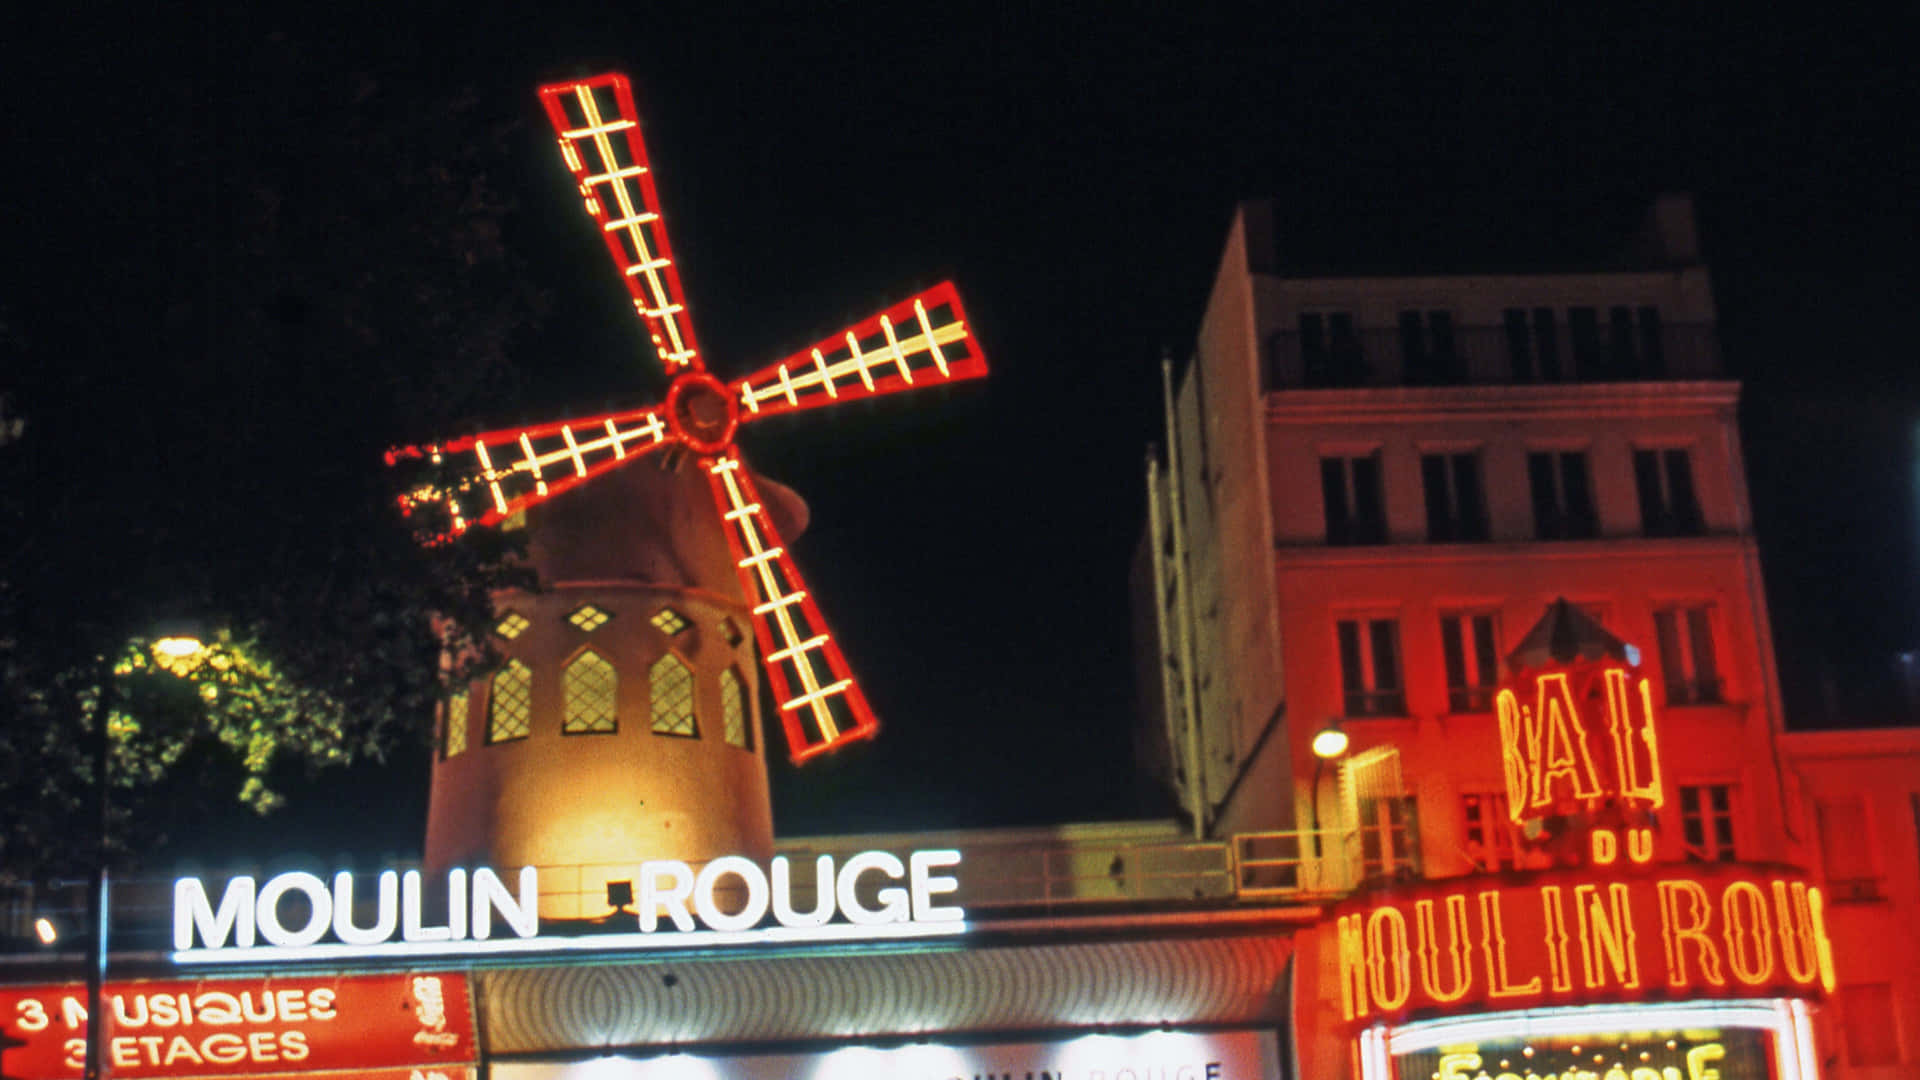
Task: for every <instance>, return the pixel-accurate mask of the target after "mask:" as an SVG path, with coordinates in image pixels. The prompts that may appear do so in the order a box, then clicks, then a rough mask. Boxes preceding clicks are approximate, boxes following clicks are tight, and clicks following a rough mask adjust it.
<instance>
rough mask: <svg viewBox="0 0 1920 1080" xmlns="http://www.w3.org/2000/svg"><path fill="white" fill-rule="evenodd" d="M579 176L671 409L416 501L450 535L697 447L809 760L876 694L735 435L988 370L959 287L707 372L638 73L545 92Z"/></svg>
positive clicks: (532, 440)
mask: <svg viewBox="0 0 1920 1080" xmlns="http://www.w3.org/2000/svg"><path fill="white" fill-rule="evenodd" d="M540 97H541V101H542V102H543V103H544V104H545V106H546V110H547V116H548V119H549V120H550V121H551V122H552V123H553V126H554V130H555V131H556V132H557V133H558V134H559V136H560V147H561V152H562V154H563V156H564V158H565V160H566V163H567V168H568V170H569V171H571V172H572V173H573V175H574V178H575V180H576V181H577V182H578V183H579V185H580V192H581V195H582V197H583V200H584V201H585V203H586V208H587V212H588V214H590V215H591V216H592V217H593V219H594V221H595V223H597V224H598V225H599V226H600V231H601V235H602V237H603V238H604V239H605V241H606V244H607V251H608V254H609V255H611V256H612V258H613V262H614V266H615V267H616V268H617V269H618V270H619V271H620V273H621V276H622V280H623V281H625V283H626V286H627V291H628V293H629V295H631V296H632V297H633V302H634V309H635V310H636V311H638V312H639V313H640V315H641V316H642V317H643V318H644V319H645V321H646V324H647V328H648V331H649V334H650V336H651V338H652V341H653V345H654V349H655V352H656V353H657V354H658V356H659V357H660V361H661V363H662V364H663V365H665V367H666V369H667V373H668V374H669V376H670V377H671V380H672V381H671V382H670V383H669V385H668V388H667V398H666V401H665V402H664V403H663V404H662V405H660V406H658V407H655V408H649V409H636V410H631V411H628V412H622V413H615V414H610V415H607V416H599V417H593V418H591V419H587V420H574V421H563V422H557V423H550V424H542V425H537V426H534V427H527V428H510V429H504V430H501V431H493V432H488V433H486V434H482V435H475V436H470V437H468V438H464V439H459V440H454V441H451V442H448V443H444V444H437V445H434V446H429V447H425V448H417V447H410V448H406V449H402V450H395V451H390V452H389V453H388V455H387V459H388V461H389V463H393V462H396V461H398V460H400V459H405V458H421V459H430V460H431V461H432V462H434V463H436V464H442V465H447V464H451V465H452V466H453V471H454V473H455V475H456V478H455V479H454V480H453V481H452V482H451V483H449V484H447V485H445V486H444V487H442V488H427V489H422V490H421V491H420V492H418V493H416V494H414V495H412V496H409V497H407V498H404V499H402V505H403V506H404V507H406V508H407V509H409V510H412V509H413V508H415V507H417V506H419V505H422V504H424V503H428V502H432V503H435V504H439V505H442V506H444V508H445V510H446V512H447V513H448V516H449V519H450V520H449V524H448V529H449V531H450V532H458V531H460V530H463V529H466V528H468V527H471V526H473V525H485V524H491V523H493V522H496V521H499V520H501V519H502V518H505V517H507V516H508V515H510V514H513V513H517V512H519V511H521V510H525V509H527V508H528V507H531V506H535V505H538V504H539V503H541V502H544V501H546V500H547V499H550V498H553V497H554V496H556V495H559V494H561V493H562V492H564V491H566V490H568V489H569V488H572V487H575V486H577V485H579V484H582V483H585V482H586V481H588V480H590V479H592V478H593V477H594V476H596V475H598V474H599V473H602V472H605V471H607V470H608V469H612V468H616V467H618V466H620V465H622V464H625V463H626V462H628V461H631V460H633V459H634V458H637V457H640V456H642V455H644V454H647V453H650V452H651V451H654V450H657V449H660V448H663V447H668V446H677V447H682V448H684V449H685V450H687V451H688V452H689V453H691V454H692V455H693V456H694V457H695V458H696V459H697V460H698V462H699V463H700V467H702V468H704V469H705V470H706V471H707V476H708V480H709V486H710V488H711V490H712V492H713V498H714V504H715V506H716V508H717V510H718V512H719V514H720V519H721V521H722V523H723V524H724V526H725V530H724V531H725V532H726V535H727V542H728V545H729V547H730V548H731V550H732V552H733V559H734V567H735V570H736V571H737V573H738V575H739V579H740V585H741V589H742V590H743V591H744V593H745V595H746V596H747V598H748V600H749V603H750V605H751V607H752V616H753V618H752V621H753V625H754V636H755V639H756V641H757V642H758V644H759V646H760V652H761V660H762V663H763V664H764V665H765V667H766V670H767V676H768V681H769V682H770V683H771V684H772V686H773V689H774V693H775V696H776V698H777V700H778V705H779V709H780V718H781V726H782V729H783V730H784V731H785V733H786V736H787V743H788V747H789V749H790V751H791V754H792V757H793V759H794V760H795V761H796V762H799V761H805V760H807V759H809V758H812V757H815V756H817V755H819V754H822V753H825V752H827V751H829V750H832V749H834V748H836V747H838V746H841V745H843V744H845V743H847V742H849V741H852V740H855V739H861V738H868V737H871V736H872V735H873V734H874V733H875V731H876V730H877V729H878V724H877V722H876V720H875V718H874V715H873V710H872V709H871V708H870V707H869V706H868V704H867V700H866V695H865V694H864V693H863V692H862V691H861V689H860V685H859V683H858V682H857V681H856V680H855V679H854V677H853V675H852V673H851V671H850V669H849V666H848V664H847V660H846V657H845V655H844V654H843V653H842V652H841V650H840V646H839V645H838V644H837V643H836V642H835V640H834V637H833V634H832V632H831V631H830V630H829V629H828V628H827V623H826V620H825V618H824V617H822V615H821V614H820V610H819V608H818V606H816V605H815V603H814V601H813V597H812V595H811V593H810V592H809V591H808V590H807V587H806V582H805V581H804V580H803V579H802V578H801V576H800V572H799V569H798V568H797V567H795V566H794V564H793V560H792V559H791V558H790V557H789V555H788V554H787V550H786V544H785V542H784V541H783V540H782V539H781V537H780V535H779V533H778V532H777V531H776V530H775V529H774V526H773V522H772V520H771V519H770V518H769V516H768V515H767V513H766V512H765V510H764V508H763V507H762V504H761V500H760V496H759V493H758V491H757V490H756V488H755V485H754V483H753V479H752V477H751V475H750V473H749V470H748V469H747V468H746V467H745V466H744V464H743V462H742V461H741V458H740V455H739V450H738V447H737V446H736V445H735V442H734V436H735V434H736V433H737V432H738V430H739V427H740V425H741V424H742V423H744V422H751V421H754V420H759V419H763V418H765V417H768V416H775V415H779V414H782V413H789V412H797V411H803V410H808V409H815V408H820V407H822V406H827V405H833V404H837V403H839V402H843V401H852V400H855V399H858V398H866V397H875V396H879V395H883V394H894V393H899V392H901V391H905V390H913V389H919V388H922V387H927V386H933V385H944V384H946V383H950V382H957V381H960V380H963V379H974V378H979V377H981V376H983V375H985V374H986V373H987V365H986V359H985V357H984V356H983V355H982V354H981V352H980V348H979V345H978V343H977V342H976V341H975V340H974V338H973V336H972V334H971V332H970V331H969V329H968V324H967V319H966V312H965V310H964V309H963V308H962V307H961V304H960V297H959V294H958V293H957V292H955V291H954V288H953V286H952V284H950V283H942V284H940V285H937V286H935V287H933V288H931V289H928V290H926V291H925V292H922V293H920V294H918V295H916V296H913V297H911V298H909V299H907V300H905V301H902V302H901V303H898V304H895V305H894V306H892V307H890V308H888V309H887V310H885V311H883V312H880V313H878V314H876V315H874V316H873V317H871V318H869V319H866V320H863V321H862V322H859V323H857V324H855V325H854V326H852V327H849V328H848V329H846V330H844V331H842V332H841V333H839V334H835V335H834V336H832V337H829V338H827V339H825V340H823V341H821V342H819V343H818V344H816V345H814V346H813V347H812V348H810V349H804V350H801V351H800V352H797V353H795V354H793V355H792V356H789V357H788V358H786V359H785V360H782V361H780V362H778V363H776V364H773V365H770V366H768V367H766V368H764V369H762V370H760V371H758V372H755V373H754V374H752V375H749V376H747V377H745V378H741V379H736V380H734V381H733V382H732V383H730V384H722V383H721V382H720V381H719V380H718V379H716V378H714V377H713V376H712V375H710V374H708V373H707V370H706V365H705V364H704V363H703V362H702V360H701V358H700V352H699V347H698V346H697V344H696V343H695V339H694V334H693V324H692V321H691V320H690V319H689V318H688V316H687V307H686V304H685V302H684V300H683V299H682V293H681V288H680V278H679V272H678V271H677V270H676V269H675V266H674V260H673V256H672V249H671V248H670V247H669V245H668V243H667V233H666V226H665V224H664V222H663V221H662V219H661V214H660V207H659V200H658V198H657V196H656V193H655V191H654V186H653V177H652V172H651V169H650V167H649V166H648V164H647V154H646V147H645V145H644V144H643V143H642V142H641V139H640V126H639V122H638V113H637V111H636V110H635V108H634V104H633V92H632V89H631V87H630V86H629V85H628V83H627V80H626V79H625V77H623V76H620V75H601V76H596V77H594V78H591V79H586V80H582V81H578V82H569V83H562V84H558V85H554V86H547V87H543V88H542V89H541V91H540Z"/></svg>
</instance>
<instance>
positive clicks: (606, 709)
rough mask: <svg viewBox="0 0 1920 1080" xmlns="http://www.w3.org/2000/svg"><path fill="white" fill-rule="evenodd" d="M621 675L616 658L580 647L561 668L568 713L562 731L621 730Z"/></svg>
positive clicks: (561, 687) (593, 731)
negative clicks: (619, 704)
mask: <svg viewBox="0 0 1920 1080" xmlns="http://www.w3.org/2000/svg"><path fill="white" fill-rule="evenodd" d="M619 689H620V676H619V672H617V671H616V670H615V669H614V666H613V661H611V660H608V659H607V658H606V657H604V656H602V655H600V654H599V653H598V652H596V651H594V650H593V649H581V650H580V652H579V654H578V655H576V656H575V657H574V658H573V659H571V660H569V661H567V666H566V667H564V668H562V669H561V671H560V694H561V698H562V701H563V702H564V705H565V709H566V711H565V713H564V714H563V717H562V719H561V721H560V730H561V731H562V732H564V733H565V734H568V735H595V734H609V733H612V732H615V731H618V730H620V722H619V715H618V710H617V708H616V701H617V700H618V697H619Z"/></svg>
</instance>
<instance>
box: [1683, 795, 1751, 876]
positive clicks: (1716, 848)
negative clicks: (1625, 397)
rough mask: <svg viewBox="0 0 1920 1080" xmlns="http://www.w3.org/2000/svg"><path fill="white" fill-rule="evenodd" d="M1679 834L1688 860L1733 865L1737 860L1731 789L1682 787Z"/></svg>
mask: <svg viewBox="0 0 1920 1080" xmlns="http://www.w3.org/2000/svg"><path fill="white" fill-rule="evenodd" d="M1680 831H1681V834H1682V836H1683V837H1684V838H1685V840H1686V849H1687V858H1689V859H1692V860H1694V861H1696V862H1732V861H1733V860H1735V859H1737V858H1739V856H1738V855H1737V854H1735V852H1734V845H1733V786H1732V785H1730V784H1695V785H1682V786H1681V788H1680Z"/></svg>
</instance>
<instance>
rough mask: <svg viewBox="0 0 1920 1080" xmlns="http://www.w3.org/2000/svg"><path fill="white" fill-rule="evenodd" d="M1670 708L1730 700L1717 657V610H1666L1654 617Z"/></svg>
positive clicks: (1689, 608)
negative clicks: (1715, 625) (1722, 688)
mask: <svg viewBox="0 0 1920 1080" xmlns="http://www.w3.org/2000/svg"><path fill="white" fill-rule="evenodd" d="M1653 629H1654V636H1655V637H1656V638H1658V639H1659V643H1660V667H1661V670H1662V672H1663V673H1664V674H1665V676H1666V680H1667V704H1668V705H1717V704H1719V703H1721V702H1722V701H1725V700H1726V698H1725V696H1724V694H1723V693H1722V691H1721V686H1720V667H1719V664H1718V663H1716V662H1715V660H1714V655H1713V608H1712V607H1710V606H1708V605H1705V604H1701V605H1696V606H1693V607H1673V608H1662V609H1660V610H1658V611H1655V612H1654V613H1653Z"/></svg>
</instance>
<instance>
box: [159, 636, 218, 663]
mask: <svg viewBox="0 0 1920 1080" xmlns="http://www.w3.org/2000/svg"><path fill="white" fill-rule="evenodd" d="M204 648H206V646H205V645H203V644H201V643H200V639H199V638H197V637H163V638H161V639H160V640H159V641H156V642H154V643H153V654H154V655H155V656H158V657H161V658H163V659H166V660H186V659H189V658H191V657H193V656H195V655H197V654H198V653H199V652H200V650H201V649H204Z"/></svg>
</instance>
